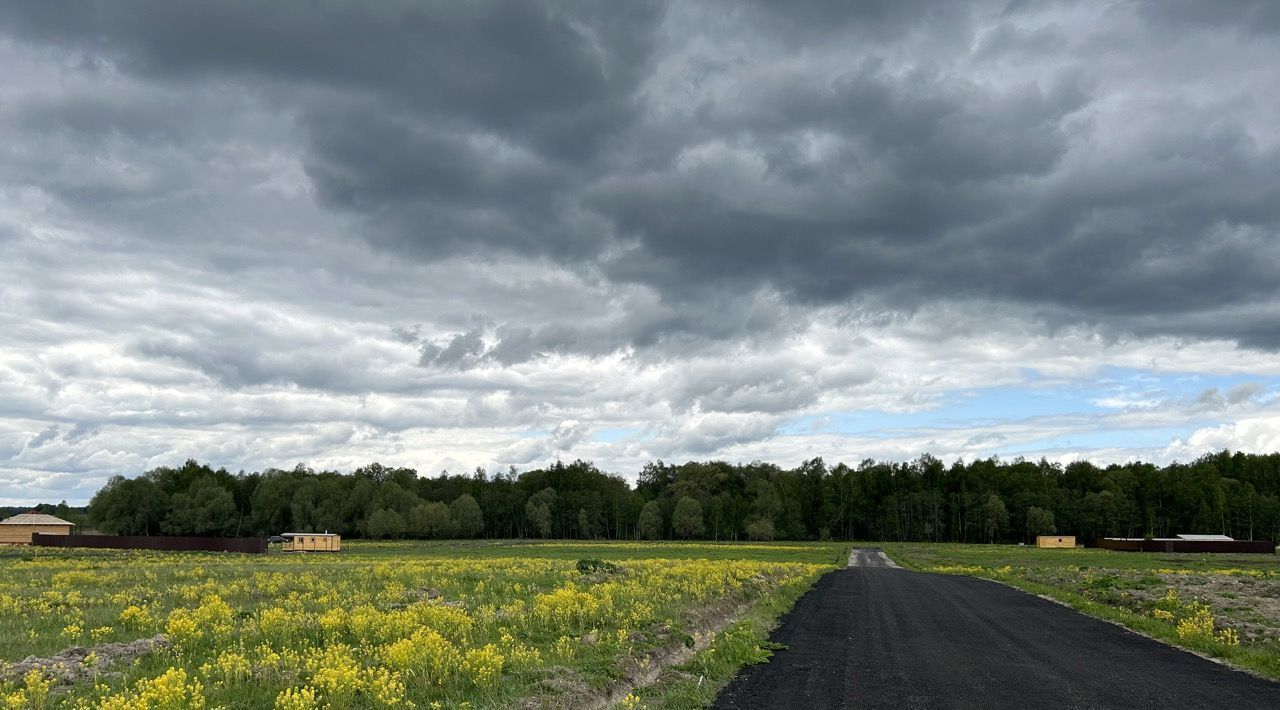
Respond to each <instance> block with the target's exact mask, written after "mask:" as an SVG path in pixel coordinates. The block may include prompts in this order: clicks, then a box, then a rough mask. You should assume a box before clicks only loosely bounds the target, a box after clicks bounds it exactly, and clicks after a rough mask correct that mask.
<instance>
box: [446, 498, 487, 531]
mask: <svg viewBox="0 0 1280 710" xmlns="http://www.w3.org/2000/svg"><path fill="white" fill-rule="evenodd" d="M449 514H450V517H451V518H452V519H453V532H454V534H455V535H457V536H458V537H475V536H477V535H479V534H480V533H482V532H484V514H483V513H481V512H480V504H479V503H477V502H476V499H475V498H473V497H472V496H471V495H470V494H468V493H463V494H462V495H460V496H458V497H457V498H455V499H454V501H453V503H451V504H449Z"/></svg>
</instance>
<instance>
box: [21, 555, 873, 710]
mask: <svg viewBox="0 0 1280 710" xmlns="http://www.w3.org/2000/svg"><path fill="white" fill-rule="evenodd" d="M848 547H849V546H848V545H847V544H835V543H764V544H747V543H703V542H690V543H682V542H674V543H672V542H592V541H547V542H536V541H516V542H512V541H431V542H408V541H405V542H364V541H348V542H345V543H344V549H343V551H342V552H340V553H337V554H329V553H309V554H285V553H272V554H269V555H238V554H229V553H199V552H197V553H166V552H150V551H118V550H76V549H66V550H63V549H36V548H25V549H24V548H8V549H0V612H4V613H0V670H2V667H3V663H4V662H5V661H17V660H19V659H21V658H23V657H25V656H28V655H33V656H38V657H47V656H51V655H53V654H54V653H55V652H57V651H59V650H61V649H64V648H66V647H68V646H72V645H80V646H91V645H93V644H96V643H100V642H106V641H128V640H133V639H138V638H146V637H149V636H152V635H154V634H156V633H159V632H163V631H165V629H166V620H167V619H168V618H169V617H170V615H171V614H173V613H174V612H175V610H187V609H193V608H196V607H201V606H202V605H203V604H204V600H205V599H206V598H207V597H208V595H210V594H216V595H218V596H219V597H221V598H222V599H225V601H226V603H227V604H229V605H230V607H231V609H232V610H233V614H234V618H233V620H232V622H231V623H232V624H233V626H234V629H233V630H232V631H231V632H229V633H230V636H229V637H227V638H224V639H222V640H219V641H217V642H216V643H215V642H212V641H204V642H199V643H196V644H195V645H193V646H190V647H188V648H185V649H181V650H179V649H175V650H174V651H161V652H157V653H153V654H150V655H148V656H144V657H142V658H141V659H139V660H138V661H136V662H134V663H132V664H131V665H129V666H128V667H114V668H112V669H111V670H112V671H113V673H117V674H119V675H113V676H111V677H106V676H104V678H105V680H104V681H103V682H105V683H106V685H108V686H109V688H108V690H107V691H104V692H111V693H117V694H118V693H121V692H126V691H127V689H129V688H132V687H133V686H134V684H135V683H136V682H138V681H140V680H143V679H147V678H154V677H156V676H157V675H160V674H161V673H163V672H164V671H165V670H166V669H167V668H169V667H170V666H175V667H179V668H185V669H186V670H188V671H189V672H191V673H195V672H197V669H199V668H200V667H201V665H202V664H206V663H209V662H212V661H213V660H214V659H215V658H217V657H218V654H220V653H222V652H224V651H227V650H237V649H239V650H240V651H242V652H243V653H245V654H248V655H250V656H252V654H253V653H254V652H255V649H257V648H258V645H259V644H260V643H261V639H262V638H263V636H262V633H264V632H263V631H260V630H259V627H258V626H257V621H256V620H257V619H258V618H260V617H262V615H263V614H264V612H265V611H267V610H270V609H277V608H284V609H290V610H294V611H299V610H306V613H307V614H310V615H311V618H312V619H315V618H318V617H319V615H320V614H322V613H323V612H324V610H325V609H331V608H334V605H335V604H337V605H339V606H341V607H343V608H345V609H347V610H348V611H353V610H356V609H357V608H359V607H361V606H362V605H363V606H364V607H366V608H376V609H378V610H382V611H384V612H385V611H386V610H388V609H398V608H403V607H404V606H405V605H406V604H413V603H415V600H417V599H418V597H415V596H414V595H415V594H417V593H418V592H417V591H415V590H425V589H427V588H434V589H438V591H439V592H440V593H441V594H442V595H443V598H444V599H446V600H450V601H451V602H456V603H461V604H464V608H465V609H467V610H468V612H469V613H472V614H474V615H475V618H476V619H477V621H476V631H475V633H473V634H472V635H471V637H470V638H469V639H468V640H467V641H466V643H467V644H468V646H467V647H468V648H479V647H480V646H481V645H483V644H486V643H497V642H498V639H499V637H500V636H502V634H504V633H506V632H508V631H509V632H510V633H511V634H513V635H514V636H515V637H516V641H517V642H519V643H521V644H524V645H525V646H526V647H529V648H534V649H540V650H541V651H542V653H543V657H544V658H545V659H546V660H545V662H540V664H534V665H533V666H530V667H527V668H512V669H508V670H507V671H506V672H505V673H504V676H503V678H502V682H501V684H500V685H499V686H498V687H496V688H493V689H489V690H484V689H481V688H477V687H470V689H468V688H469V686H466V685H465V684H463V685H458V686H457V687H456V688H455V689H452V690H450V689H449V688H444V689H438V690H431V689H426V690H420V691H418V692H416V694H414V698H415V700H416V701H417V702H418V703H419V706H426V707H429V706H430V701H432V700H436V699H439V700H443V701H445V702H444V704H445V706H446V707H454V706H458V705H459V704H460V703H463V702H470V703H471V704H472V707H474V708H476V709H477V710H478V709H479V708H497V707H509V706H511V705H512V704H516V703H518V701H520V700H522V699H529V698H535V699H540V700H542V701H550V702H554V697H555V695H556V693H557V692H558V691H557V686H556V682H559V681H560V680H563V679H566V678H567V679H568V681H569V682H570V684H571V685H572V686H573V689H574V690H576V691H577V692H592V690H593V689H594V690H595V691H597V692H598V691H599V690H600V689H602V688H605V687H608V686H610V685H611V684H612V683H615V682H617V681H618V680H619V679H621V678H622V669H623V667H624V665H625V664H624V663H623V661H625V660H626V659H635V658H640V657H642V656H643V655H645V654H646V653H649V652H652V651H656V650H658V649H661V648H667V647H670V646H671V644H672V643H679V642H680V640H681V639H686V638H690V637H691V634H696V633H698V632H699V631H700V630H702V629H705V628H706V627H707V622H706V621H705V616H706V614H707V613H708V612H712V611H714V612H716V613H717V614H720V615H721V616H723V614H724V613H725V611H726V610H731V611H733V612H737V613H741V617H740V619H741V620H740V621H739V622H738V623H736V624H733V625H732V626H731V627H730V628H728V629H726V633H723V634H720V635H717V636H716V637H715V640H714V642H713V644H712V649H714V651H707V652H703V653H700V654H698V655H697V656H695V658H694V659H693V660H691V661H690V662H689V663H688V664H686V666H688V669H687V670H679V671H674V672H671V673H667V674H665V675H664V676H663V677H662V679H661V683H662V685H661V687H658V688H656V689H652V690H645V691H643V692H644V693H645V697H646V705H647V706H648V707H655V708H656V707H673V708H686V707H699V706H700V705H699V704H705V702H706V701H709V700H710V699H711V698H713V697H714V691H715V689H716V688H718V687H719V686H720V685H722V684H723V683H724V682H726V681H727V680H728V679H729V678H731V677H732V676H733V674H734V673H735V672H736V671H737V670H738V668H739V667H741V665H742V664H744V663H747V662H753V661H756V660H759V659H760V658H762V657H764V655H766V654H765V653H764V649H763V648H762V647H763V646H764V645H767V644H766V641H765V639H766V637H767V634H768V630H769V629H770V628H772V626H773V624H774V623H776V619H777V617H778V615H779V614H781V613H783V612H785V611H786V610H787V609H789V608H790V607H791V605H792V603H793V602H794V600H795V599H796V598H798V597H799V596H800V595H801V594H803V593H804V592H805V591H806V590H807V589H808V588H809V587H810V586H811V585H812V582H813V581H814V580H815V579H816V578H817V576H818V575H820V574H821V573H822V572H824V571H829V570H832V569H836V568H837V567H840V566H843V565H844V561H845V559H846V557H847V554H848ZM583 559H599V560H606V561H609V562H611V563H613V564H615V565H617V567H618V568H619V570H618V572H617V574H616V575H615V576H609V575H610V573H608V572H603V573H599V574H597V573H594V572H591V570H587V573H584V572H583V571H581V570H579V569H578V566H577V565H576V561H578V560H583ZM664 560H670V561H671V565H670V566H665V565H659V567H661V568H662V569H668V567H678V566H680V565H684V564H685V563H687V562H688V563H694V566H695V568H696V569H697V570H702V569H704V568H705V569H707V570H709V571H710V574H711V576H709V577H707V579H713V578H715V577H714V575H715V574H716V573H715V572H714V571H713V570H714V568H715V567H716V566H717V565H719V566H723V564H724V563H732V562H736V561H741V562H743V563H744V564H747V563H750V564H763V565H765V566H762V567H760V570H761V572H760V573H756V572H754V571H753V572H747V573H745V574H746V575H754V577H752V578H751V579H745V580H744V584H742V585H741V586H740V587H739V588H736V589H734V590H729V589H726V590H725V592H723V593H719V592H714V591H713V593H711V594H710V596H708V593H707V591H706V590H702V591H701V592H697V593H696V594H694V590H692V589H688V588H687V587H681V586H677V587H674V588H670V589H668V590H667V591H666V592H665V595H664V596H662V597H660V598H656V597H654V596H653V595H652V594H650V593H649V589H650V588H649V587H646V586H639V587H637V586H636V583H634V582H633V583H632V586H633V588H634V589H635V590H638V596H637V595H636V591H632V592H625V591H621V590H620V591H619V593H618V596H617V599H619V600H620V602H619V603H625V604H633V603H637V602H641V601H644V602H648V603H649V605H650V606H652V607H653V608H652V609H650V610H645V611H643V612H642V614H644V615H647V616H643V618H642V617H636V621H635V625H633V624H632V623H630V622H627V623H625V624H624V627H622V628H615V627H614V626H613V623H614V622H612V621H610V622H607V623H604V624H602V625H600V626H599V628H598V629H597V628H593V625H595V624H597V623H598V622H587V623H586V625H581V624H577V623H569V624H568V625H564V624H560V625H557V626H548V625H547V624H545V623H542V624H539V623H535V622H531V621H529V620H528V618H527V617H526V616H524V615H523V614H522V613H518V614H517V615H514V616H501V615H499V616H497V617H495V616H494V615H495V612H496V611H497V610H500V609H501V608H502V607H504V605H507V604H511V603H516V604H518V605H519V604H523V605H524V606H522V607H520V608H521V609H528V608H530V607H529V605H530V604H532V602H533V600H534V599H535V598H536V597H538V596H540V595H549V594H551V593H552V592H554V591H556V590H558V589H561V588H563V587H564V586H565V585H566V584H577V585H579V588H580V589H583V590H587V591H591V590H594V589H595V587H594V586H593V585H597V584H600V583H602V582H611V581H612V580H619V581H622V582H625V581H626V580H628V579H632V578H634V577H635V575H637V574H650V572H645V570H652V569H654V565H653V562H654V561H664ZM700 560H706V561H708V563H707V564H706V565H701V563H699V562H698V561H700ZM536 561H543V562H536ZM798 563H802V564H805V565H810V566H809V567H800V564H798ZM774 565H777V566H774ZM628 566H630V568H631V569H630V571H628V570H627V569H626V568H627V567H628ZM517 567H522V568H523V569H520V570H517V569H516V568H517ZM786 570H792V572H790V573H788V574H789V575H790V576H786V575H783V572H785V571H786ZM601 574H602V575H603V576H600V575H601ZM697 574H699V575H701V574H702V573H701V572H700V571H699V572H698V573H697ZM775 575H779V576H776V579H777V580H779V581H775ZM593 577H600V578H599V579H597V580H596V581H591V580H592V578H593ZM698 579H702V577H698ZM783 579H785V580H786V581H780V580H783ZM691 582H696V580H694V579H691ZM606 586H607V585H606ZM686 589H688V591H687V592H686V591H685V590H686ZM713 589H718V587H717V588H713ZM592 593H593V594H594V593H595V592H594V591H592ZM628 594H630V595H631V596H627V595H628ZM695 599H699V600H700V601H695ZM135 605H140V606H142V607H144V608H145V610H146V611H147V617H146V620H145V621H143V622H139V623H124V622H123V620H122V617H121V611H122V610H123V609H124V608H125V607H127V606H135ZM486 609H487V610H488V611H486ZM35 610H38V613H36V611H35ZM179 613H182V612H179ZM623 616H624V617H625V613H624V614H623ZM495 618H496V621H495ZM610 618H611V619H615V618H622V617H618V616H616V615H615V616H613V617H610ZM658 627H662V628H663V629H667V630H666V631H662V632H661V633H655V632H654V629H655V628H658ZM263 628H265V627H263ZM94 629H105V631H104V632H103V633H100V634H96V635H95V634H92V633H91V632H92V631H93V630H94ZM620 630H621V631H626V632H632V636H636V639H634V640H626V641H625V642H624V641H623V639H621V638H618V639H617V640H612V637H611V636H610V634H611V633H614V632H618V631H620ZM597 631H598V633H599V636H600V638H601V641H600V642H591V643H588V642H586V641H585V640H584V639H585V638H586V637H587V636H589V635H590V636H594V635H595V634H596V633H597ZM634 632H640V633H639V634H636V633H634ZM289 633H291V634H293V636H292V638H293V639H294V641H293V642H294V643H297V644H301V645H302V647H304V648H313V649H314V648H319V647H321V646H323V645H324V644H325V643H328V642H327V641H325V640H324V638H323V637H322V636H321V635H319V633H320V632H319V631H318V630H317V629H316V628H315V627H314V626H307V627H298V628H296V629H295V630H293V631H291V632H289ZM566 635H567V636H568V637H569V640H570V641H571V642H572V644H573V645H574V647H575V648H577V651H575V652H574V653H573V654H572V655H571V656H569V657H559V656H557V655H556V653H558V652H554V651H552V650H551V649H553V648H556V644H557V640H558V639H562V637H564V636H566ZM346 642H347V643H351V644H356V651H357V656H358V657H359V658H358V660H359V661H360V662H361V663H363V664H366V665H370V664H376V663H377V662H378V661H377V658H378V656H377V654H378V653H380V651H379V650H378V648H380V646H376V644H379V643H380V644H386V643H388V642H387V641H373V642H369V644H370V645H367V646H361V645H360V644H362V643H365V642H364V641H360V640H358V639H354V638H348V639H347V641H346ZM272 643H275V644H276V648H277V650H284V648H287V647H288V645H289V643H290V642H288V641H280V642H272ZM281 644H283V645H281ZM460 648H461V646H460ZM254 662H255V663H256V662H257V661H254ZM296 669H297V664H296V663H295V664H294V665H293V666H292V667H288V664H286V669H285V670H283V671H280V672H276V671H271V672H269V673H268V676H269V677H268V678H267V680H266V681H265V682H259V681H258V680H253V681H250V682H244V681H238V682H237V683H236V684H233V685H231V686H221V685H217V684H215V683H214V682H212V680H211V679H210V678H208V677H206V678H205V680H204V692H205V693H206V694H207V695H208V700H209V702H210V703H211V704H212V705H219V706H226V707H262V706H264V705H266V706H269V705H270V704H271V703H272V702H273V701H274V698H275V696H276V695H277V694H278V693H279V692H280V690H281V689H282V688H283V687H285V686H293V687H296V686H297V685H298V684H300V683H305V682H307V680H306V678H307V676H305V675H300V672H299V671H298V670H296ZM695 672H696V675H695ZM255 673H256V672H255ZM255 677H256V676H255ZM691 678H692V681H691V680H690V679H691ZM691 682H693V683H694V685H692V686H690V683H691ZM17 689H18V688H17V686H15V685H13V684H8V685H7V687H6V685H5V684H0V699H2V698H3V693H5V692H16V691H17ZM89 691H90V689H89V688H87V687H86V688H76V687H73V688H70V689H69V690H68V691H67V693H69V695H65V696H63V695H62V694H63V692H64V691H61V690H60V691H58V692H59V694H60V697H66V698H67V699H73V698H75V697H80V698H84V697H86V695H85V694H86V693H88V692H89ZM424 701H425V702H426V705H424V704H423V703H424ZM691 703H692V704H691ZM2 704H3V703H0V705H2ZM366 704H367V703H366ZM360 706H364V705H360Z"/></svg>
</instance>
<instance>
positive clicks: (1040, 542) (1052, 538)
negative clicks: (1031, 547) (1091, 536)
mask: <svg viewBox="0 0 1280 710" xmlns="http://www.w3.org/2000/svg"><path fill="white" fill-rule="evenodd" d="M1036 547H1066V548H1071V549H1073V550H1074V549H1075V547H1076V538H1075V536H1074V535H1040V536H1037V537H1036Z"/></svg>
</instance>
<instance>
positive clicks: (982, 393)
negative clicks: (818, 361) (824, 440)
mask: <svg viewBox="0 0 1280 710" xmlns="http://www.w3.org/2000/svg"><path fill="white" fill-rule="evenodd" d="M1024 376H1027V384H1025V385H1022V386H1001V387H990V388H978V389H969V390H956V391H953V392H948V393H946V394H945V395H943V396H942V397H941V398H940V400H939V404H938V405H937V406H935V407H932V408H929V409H925V410H920V411H916V412H886V411H875V410H863V411H854V412H832V413H828V414H821V415H805V416H801V417H796V418H794V419H792V420H791V421H789V422H787V423H786V424H784V425H783V426H782V427H780V429H779V433H780V434H782V435H784V436H785V435H804V434H814V433H830V434H848V435H858V436H868V437H877V438H893V437H896V436H900V435H902V434H903V433H904V432H906V431H911V430H917V431H918V430H921V429H953V428H967V427H974V426H986V425H992V424H998V423H1001V422H1013V421H1025V420H1028V419H1034V418H1037V417H1055V416H1077V417H1079V416H1086V417H1087V416H1094V415H1100V414H1105V413H1108V412H1116V411H1120V410H1124V409H1143V408H1150V407H1158V406H1161V405H1165V404H1170V405H1183V404H1186V403H1189V402H1193V401H1194V400H1195V399H1196V398H1197V397H1199V396H1200V395H1201V394H1203V393H1204V392H1206V391H1207V390H1210V389H1214V390H1217V392H1218V395H1219V396H1221V397H1226V396H1227V394H1228V393H1229V392H1231V390H1232V389H1233V388H1236V387H1239V386H1241V385H1249V384H1256V385H1258V386H1259V387H1260V389H1259V391H1258V392H1257V393H1254V394H1253V396H1254V398H1255V399H1259V400H1262V401H1266V400H1268V399H1271V398H1274V397H1276V396H1280V380H1278V379H1276V378H1269V377H1257V376H1250V375H1212V374H1202V373H1165V372H1153V371H1150V370H1139V369H1132V368H1120V367H1108V368H1104V369H1103V370H1102V371H1101V372H1099V373H1098V376H1097V377H1095V378H1091V379H1087V380H1077V381H1074V382H1069V383H1062V382H1061V381H1054V383H1053V384H1048V382H1049V381H1048V380H1046V379H1045V378H1043V377H1041V376H1040V375H1038V374H1035V375H1032V374H1031V373H1030V371H1028V372H1024ZM1041 382H1043V383H1044V384H1037V383H1041ZM1159 431H1160V430H1152V432H1159ZM1183 433H1184V432H1183ZM1184 434H1185V433H1184ZM1157 435H1160V436H1162V435H1163V434H1158V433H1153V434H1152V435H1151V436H1157ZM1077 438H1078V437H1077ZM1073 441H1074V443H1072V444H1071V446H1086V444H1085V443H1082V442H1081V441H1076V440H1073ZM1167 443H1168V440H1165V441H1164V444H1167ZM1162 445H1163V444H1162Z"/></svg>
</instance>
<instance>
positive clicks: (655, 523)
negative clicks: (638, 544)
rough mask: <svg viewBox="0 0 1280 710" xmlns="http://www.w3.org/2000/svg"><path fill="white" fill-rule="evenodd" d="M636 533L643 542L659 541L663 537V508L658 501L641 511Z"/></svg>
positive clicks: (650, 503) (653, 501)
mask: <svg viewBox="0 0 1280 710" xmlns="http://www.w3.org/2000/svg"><path fill="white" fill-rule="evenodd" d="M636 533H637V534H638V535H639V536H640V539H641V540H657V539H659V538H661V537H662V508H661V507H660V506H659V505H658V501H656V500H651V501H649V502H648V503H645V504H644V507H643V508H641V509H640V519H639V521H637V522H636Z"/></svg>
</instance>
